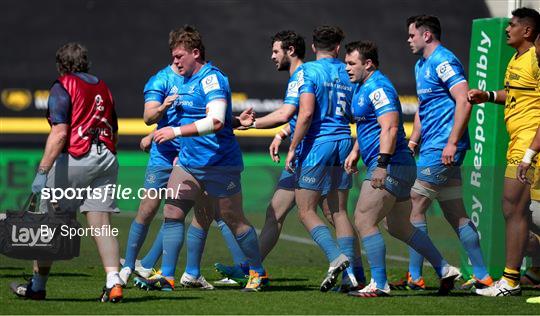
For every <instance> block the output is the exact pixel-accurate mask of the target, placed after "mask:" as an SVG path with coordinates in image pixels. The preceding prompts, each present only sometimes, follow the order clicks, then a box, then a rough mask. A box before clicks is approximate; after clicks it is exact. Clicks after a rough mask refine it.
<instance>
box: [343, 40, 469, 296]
mask: <svg viewBox="0 0 540 316" xmlns="http://www.w3.org/2000/svg"><path fill="white" fill-rule="evenodd" d="M345 48H346V51H347V54H346V57H345V62H346V63H347V72H348V74H349V76H350V79H351V82H354V83H357V85H356V86H355V89H354V95H353V99H352V103H351V111H352V115H353V118H354V121H355V123H356V130H357V135H358V139H357V142H355V144H354V148H353V150H352V151H351V153H350V154H349V156H348V157H347V160H346V162H345V169H346V170H347V172H349V173H356V172H357V169H356V165H357V163H358V159H359V157H360V155H361V156H362V160H363V161H364V165H365V166H366V168H367V172H366V176H365V180H364V182H363V183H362V187H361V190H360V197H359V198H358V203H357V204H356V210H355V214H354V217H355V225H356V228H357V230H358V232H359V233H360V236H361V237H362V244H363V245H364V249H365V251H366V255H367V258H368V262H369V265H370V269H371V282H370V284H369V285H367V286H366V287H365V288H363V289H361V290H358V291H353V292H350V293H349V294H350V295H353V296H358V297H379V296H388V295H389V293H390V287H389V286H388V282H387V279H386V263H385V256H386V248H385V244H384V240H383V238H382V235H381V233H380V232H379V229H378V224H379V222H380V221H381V220H382V219H383V218H385V217H386V223H387V225H388V232H389V233H390V234H391V235H392V236H394V237H396V238H398V239H400V240H401V241H403V242H405V243H407V244H409V246H411V247H413V248H414V249H416V250H418V251H419V252H421V253H422V254H424V255H425V256H426V258H428V260H429V262H430V263H431V264H432V265H433V267H434V268H435V271H436V273H437V275H438V276H439V277H440V278H441V287H440V288H439V294H447V293H448V292H449V291H450V289H452V288H453V285H454V279H455V277H457V276H458V275H459V270H458V269H457V268H455V267H452V266H450V265H449V264H448V263H447V262H446V261H445V260H444V259H443V258H442V256H441V254H440V253H439V251H438V250H437V249H436V248H435V246H434V245H433V243H432V242H431V241H430V240H429V238H428V236H427V235H426V234H425V233H424V232H422V231H421V230H419V229H416V228H415V227H414V226H412V224H411V223H410V222H409V215H410V212H411V201H410V191H411V187H412V186H413V183H414V180H415V178H416V164H415V161H414V158H413V156H412V153H411V151H410V150H409V148H408V147H407V142H406V140H405V131H404V129H403V119H402V114H401V104H400V103H399V97H398V94H397V91H396V89H395V88H394V86H393V85H392V83H391V82H390V80H388V78H387V77H386V76H384V75H383V74H382V73H381V72H380V71H379V70H378V67H379V57H378V52H377V47H376V46H375V44H374V43H372V42H369V41H365V42H352V43H349V44H347V46H346V47H345Z"/></svg>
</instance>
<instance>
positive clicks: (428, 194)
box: [411, 180, 438, 203]
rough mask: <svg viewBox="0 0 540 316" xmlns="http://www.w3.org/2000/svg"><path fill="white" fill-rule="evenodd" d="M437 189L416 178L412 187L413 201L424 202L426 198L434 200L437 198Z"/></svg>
mask: <svg viewBox="0 0 540 316" xmlns="http://www.w3.org/2000/svg"><path fill="white" fill-rule="evenodd" d="M437 196H438V193H437V191H435V190H433V189H431V188H428V187H426V186H425V185H423V184H422V183H421V182H420V181H418V180H416V181H415V182H414V185H413V187H412V188H411V199H412V201H413V203H419V202H421V203H424V202H425V200H426V199H428V200H429V201H433V200H435V199H436V198H437Z"/></svg>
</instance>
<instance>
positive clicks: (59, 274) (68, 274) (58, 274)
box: [0, 272, 92, 279]
mask: <svg viewBox="0 0 540 316" xmlns="http://www.w3.org/2000/svg"><path fill="white" fill-rule="evenodd" d="M31 276H32V274H30V273H23V274H20V273H19V274H1V275H0V278H1V279H7V278H30V277H31ZM91 276H92V275H91V274H87V273H77V272H56V273H51V274H49V277H52V278H55V277H84V278H87V277H91Z"/></svg>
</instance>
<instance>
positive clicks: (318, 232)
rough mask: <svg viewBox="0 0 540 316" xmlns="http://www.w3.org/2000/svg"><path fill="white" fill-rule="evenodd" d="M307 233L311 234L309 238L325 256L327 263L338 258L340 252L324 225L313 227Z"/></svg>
mask: <svg viewBox="0 0 540 316" xmlns="http://www.w3.org/2000/svg"><path fill="white" fill-rule="evenodd" d="M309 233H310V234H311V238H313V240H314V241H315V242H316V243H317V245H319V247H320V248H321V249H322V251H323V252H324V254H325V255H326V258H327V259H328V262H332V261H334V259H336V258H337V257H339V255H340V254H341V252H340V251H339V248H338V246H337V244H336V242H335V241H334V239H333V238H332V234H330V230H329V229H328V227H326V225H319V226H315V227H314V228H313V229H312V230H311V231H310V232H309Z"/></svg>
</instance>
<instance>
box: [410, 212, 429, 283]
mask: <svg viewBox="0 0 540 316" xmlns="http://www.w3.org/2000/svg"><path fill="white" fill-rule="evenodd" d="M412 224H413V226H414V227H416V228H417V229H419V230H420V231H422V232H424V233H425V234H426V235H427V233H428V228H427V224H426V222H415V223H412ZM423 264H424V256H422V255H421V254H419V253H418V252H416V250H414V248H412V247H411V246H409V273H410V274H411V278H412V279H413V280H415V281H416V280H418V279H420V278H421V277H422V266H423Z"/></svg>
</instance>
